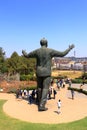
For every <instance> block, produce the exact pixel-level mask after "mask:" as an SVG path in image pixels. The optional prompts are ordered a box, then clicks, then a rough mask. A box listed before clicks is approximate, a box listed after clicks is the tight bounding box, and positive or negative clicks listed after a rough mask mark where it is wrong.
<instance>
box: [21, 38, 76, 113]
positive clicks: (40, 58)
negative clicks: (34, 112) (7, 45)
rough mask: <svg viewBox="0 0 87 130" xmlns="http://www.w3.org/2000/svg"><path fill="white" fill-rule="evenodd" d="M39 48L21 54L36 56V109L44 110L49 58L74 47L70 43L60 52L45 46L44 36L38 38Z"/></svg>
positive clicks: (48, 78) (49, 65) (28, 56)
mask: <svg viewBox="0 0 87 130" xmlns="http://www.w3.org/2000/svg"><path fill="white" fill-rule="evenodd" d="M40 45H41V48H39V49H36V50H34V51H32V52H30V53H29V54H27V53H26V52H25V51H24V50H22V53H23V55H24V56H25V57H26V58H31V57H32V58H36V61H37V64H36V76H37V87H38V102H39V103H38V111H46V110H47V109H48V108H45V104H46V101H47V94H48V90H49V86H50V82H51V59H52V58H53V57H63V56H65V55H67V54H68V52H69V51H70V50H71V49H73V48H74V45H73V44H72V45H70V46H69V48H68V49H66V50H65V51H64V52H60V51H57V50H54V49H50V48H47V46H48V42H47V40H46V39H45V38H43V39H41V40H40Z"/></svg>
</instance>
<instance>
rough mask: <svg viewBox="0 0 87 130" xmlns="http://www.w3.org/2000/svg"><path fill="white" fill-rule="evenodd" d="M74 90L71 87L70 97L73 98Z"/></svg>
mask: <svg viewBox="0 0 87 130" xmlns="http://www.w3.org/2000/svg"><path fill="white" fill-rule="evenodd" d="M74 94H75V93H74V90H73V89H71V95H72V99H74Z"/></svg>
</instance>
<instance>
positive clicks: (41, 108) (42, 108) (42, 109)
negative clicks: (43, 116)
mask: <svg viewBox="0 0 87 130" xmlns="http://www.w3.org/2000/svg"><path fill="white" fill-rule="evenodd" d="M47 110H48V108H45V107H39V109H38V111H47Z"/></svg>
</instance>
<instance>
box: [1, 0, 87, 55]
mask: <svg viewBox="0 0 87 130" xmlns="http://www.w3.org/2000/svg"><path fill="white" fill-rule="evenodd" d="M43 37H45V38H46V39H47V40H48V47H49V48H53V49H56V50H58V51H64V50H65V49H67V48H68V46H69V45H70V44H72V43H73V44H75V48H74V49H73V50H72V51H71V52H70V53H69V54H68V55H67V56H74V51H75V52H76V53H75V56H76V57H87V49H86V47H87V0H0V47H2V48H3V50H4V51H5V52H6V56H7V57H10V56H11V54H12V53H13V52H14V51H16V52H17V53H18V54H19V55H22V53H21V52H22V49H23V50H26V51H27V52H30V51H32V50H35V49H37V48H39V47H40V40H41V39H42V38H43Z"/></svg>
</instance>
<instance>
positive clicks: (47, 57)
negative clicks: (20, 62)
mask: <svg viewBox="0 0 87 130" xmlns="http://www.w3.org/2000/svg"><path fill="white" fill-rule="evenodd" d="M69 51H70V49H66V50H65V51H64V52H60V51H56V50H54V49H50V48H47V47H45V46H43V47H41V48H39V49H36V50H34V51H32V52H30V53H29V54H27V55H26V57H27V58H29V57H30V58H31V57H32V58H36V62H37V64H36V75H37V76H38V77H46V76H51V62H52V61H51V59H52V58H53V57H63V56H65V55H66V54H67V53H68V52H69Z"/></svg>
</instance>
